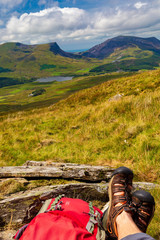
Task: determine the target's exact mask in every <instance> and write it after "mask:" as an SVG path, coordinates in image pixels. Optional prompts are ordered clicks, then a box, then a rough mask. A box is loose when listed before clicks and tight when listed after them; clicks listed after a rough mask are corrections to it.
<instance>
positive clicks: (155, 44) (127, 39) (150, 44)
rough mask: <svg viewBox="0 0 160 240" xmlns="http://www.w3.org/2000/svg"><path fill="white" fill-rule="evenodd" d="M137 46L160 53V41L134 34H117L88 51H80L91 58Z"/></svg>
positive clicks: (101, 57) (104, 56)
mask: <svg viewBox="0 0 160 240" xmlns="http://www.w3.org/2000/svg"><path fill="white" fill-rule="evenodd" d="M134 46H137V47H139V48H140V49H142V50H150V51H154V52H158V53H160V41H159V40H158V39H157V38H155V37H150V38H141V37H134V36H121V35H120V36H118V37H114V38H110V39H107V40H106V41H105V42H103V43H101V44H98V45H96V46H94V47H92V48H91V49H89V50H88V51H85V52H82V53H81V55H82V56H85V57H91V58H99V59H103V58H106V57H108V56H109V55H110V54H112V53H113V52H114V51H115V49H117V48H120V49H126V48H128V47H134Z"/></svg>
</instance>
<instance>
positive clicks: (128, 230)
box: [116, 211, 141, 240]
mask: <svg viewBox="0 0 160 240" xmlns="http://www.w3.org/2000/svg"><path fill="white" fill-rule="evenodd" d="M116 225H117V232H118V240H120V239H122V238H124V237H126V236H128V235H132V234H136V233H141V231H140V230H139V228H138V227H137V225H136V224H135V223H134V221H133V219H132V216H131V214H130V213H127V212H125V211H123V212H122V213H121V214H119V215H118V216H117V218H116Z"/></svg>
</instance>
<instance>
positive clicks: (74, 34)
mask: <svg viewBox="0 0 160 240" xmlns="http://www.w3.org/2000/svg"><path fill="white" fill-rule="evenodd" d="M0 1H1V0H0ZM156 1H157V3H156ZM41 3H42V0H41ZM155 3H156V5H155V6H153V5H152V6H148V5H146V8H143V7H142V8H141V9H140V13H139V11H137V8H135V7H133V5H132V8H131V7H130V8H129V9H127V10H126V9H124V8H120V6H119V7H118V8H116V9H115V11H113V10H110V11H106V10H105V9H103V10H101V11H94V12H93V11H92V12H88V11H85V10H83V9H79V8H60V7H56V6H54V7H52V8H47V9H45V10H42V11H40V12H36V13H30V14H28V13H24V14H22V15H21V16H20V17H17V16H14V17H12V18H11V19H10V20H9V21H8V23H7V25H6V27H5V28H4V29H0V42H6V41H19V42H23V43H30V44H37V43H45V42H53V41H57V42H58V43H67V42H70V43H71V44H72V43H73V44H75V43H76V42H77V43H78V42H80V41H81V42H82V41H84V42H87V41H88V42H92V41H94V40H95V39H97V40H98V39H100V40H99V42H101V40H102V39H103V40H105V39H106V38H108V36H112V37H113V36H117V35H122V34H123V35H127V34H128V35H130V34H132V35H139V36H148V37H149V36H151V35H153V36H156V37H159V38H160V30H159V29H160V27H159V25H160V15H159V7H160V0H155ZM137 4H138V3H137ZM143 4H144V3H143ZM137 6H138V5H137ZM138 7H140V2H139V6H138ZM15 26H16V27H15ZM147 34H148V35H147Z"/></svg>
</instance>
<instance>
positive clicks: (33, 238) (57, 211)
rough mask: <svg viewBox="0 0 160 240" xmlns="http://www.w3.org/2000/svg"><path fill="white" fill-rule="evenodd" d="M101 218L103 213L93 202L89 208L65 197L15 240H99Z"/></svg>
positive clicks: (23, 230) (22, 230)
mask: <svg viewBox="0 0 160 240" xmlns="http://www.w3.org/2000/svg"><path fill="white" fill-rule="evenodd" d="M101 217H102V212H101V211H100V210H99V209H98V208H96V207H93V206H92V203H91V202H90V203H89V204H88V203H87V202H85V201H83V200H81V199H73V198H66V197H63V196H62V195H61V196H59V197H57V198H53V199H52V200H51V201H50V204H49V206H48V208H47V210H46V211H45V212H43V213H40V214H38V215H37V216H36V217H35V218H34V219H33V220H32V221H31V222H30V223H29V224H28V225H25V226H24V227H23V229H21V230H20V231H18V232H17V234H16V235H15V237H14V239H20V240H67V239H69V240H82V239H88V240H96V235H97V231H98V222H99V220H100V219H101ZM22 232H23V234H22ZM19 236H20V237H19Z"/></svg>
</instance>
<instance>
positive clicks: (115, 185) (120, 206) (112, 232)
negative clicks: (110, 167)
mask: <svg viewBox="0 0 160 240" xmlns="http://www.w3.org/2000/svg"><path fill="white" fill-rule="evenodd" d="M132 179H133V172H132V171H131V170H130V169H129V168H126V167H120V168H117V169H116V170H115V171H114V172H113V174H112V176H111V180H110V182H109V189H108V193H109V200H110V204H109V208H108V212H107V215H108V216H107V223H106V228H105V230H106V231H107V235H109V236H110V237H111V238H117V237H118V234H117V227H116V217H117V216H118V215H119V214H120V213H121V212H123V211H127V212H130V208H129V204H130V201H131V194H130V193H131V190H132Z"/></svg>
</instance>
